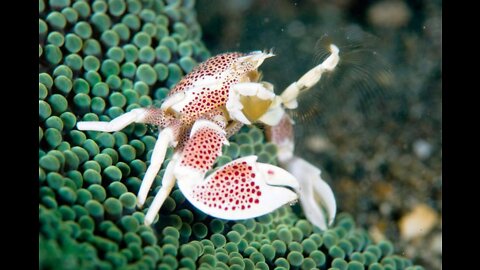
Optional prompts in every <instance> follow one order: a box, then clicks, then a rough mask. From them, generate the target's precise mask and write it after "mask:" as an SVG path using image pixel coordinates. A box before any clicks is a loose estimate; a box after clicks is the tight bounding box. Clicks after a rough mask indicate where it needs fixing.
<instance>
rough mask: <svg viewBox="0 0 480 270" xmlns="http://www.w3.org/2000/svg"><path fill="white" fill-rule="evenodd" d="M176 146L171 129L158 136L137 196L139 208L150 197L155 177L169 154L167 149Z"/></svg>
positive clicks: (164, 130)
mask: <svg viewBox="0 0 480 270" xmlns="http://www.w3.org/2000/svg"><path fill="white" fill-rule="evenodd" d="M173 144H175V135H174V132H173V130H172V129H171V128H165V129H163V130H162V131H161V132H160V134H159V135H158V139H157V142H156V143H155V147H154V148H153V153H152V157H151V159H150V166H148V168H147V172H146V173H145V176H144V177H143V180H142V184H141V186H140V190H139V191H138V196H137V198H138V199H137V206H138V207H142V206H143V204H144V203H145V199H146V198H147V195H148V190H149V189H150V187H151V186H152V184H153V180H155V176H156V175H157V173H158V171H159V170H160V168H161V167H162V163H163V160H164V159H165V154H166V152H167V148H168V147H169V146H172V145H173Z"/></svg>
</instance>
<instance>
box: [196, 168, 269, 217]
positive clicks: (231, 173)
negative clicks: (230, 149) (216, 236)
mask: <svg viewBox="0 0 480 270" xmlns="http://www.w3.org/2000/svg"><path fill="white" fill-rule="evenodd" d="M254 179H255V173H254V171H253V168H252V166H250V165H248V164H247V162H245V161H243V162H241V163H240V162H234V163H232V164H230V165H227V166H225V167H224V168H223V169H222V170H220V171H217V172H215V174H214V175H212V177H211V178H210V180H209V181H208V182H207V183H205V184H203V185H198V186H197V187H196V189H194V190H193V198H194V199H196V200H197V201H199V202H200V203H203V204H205V205H206V206H208V207H213V208H218V209H220V210H224V211H241V210H246V209H250V208H251V207H252V206H253V205H256V204H259V203H260V199H261V198H260V197H261V196H262V192H261V190H260V186H259V185H257V184H256V183H255V181H254Z"/></svg>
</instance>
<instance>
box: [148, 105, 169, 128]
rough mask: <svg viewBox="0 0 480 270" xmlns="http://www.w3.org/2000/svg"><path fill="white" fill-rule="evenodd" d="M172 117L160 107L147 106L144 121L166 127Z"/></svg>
mask: <svg viewBox="0 0 480 270" xmlns="http://www.w3.org/2000/svg"><path fill="white" fill-rule="evenodd" d="M173 119H174V116H172V115H169V114H166V113H165V111H163V110H162V109H160V108H153V107H152V108H148V109H147V117H146V118H145V123H148V124H152V125H156V126H159V127H166V126H167V125H169V124H171V121H172V120H173Z"/></svg>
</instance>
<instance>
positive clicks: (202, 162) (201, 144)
mask: <svg viewBox="0 0 480 270" xmlns="http://www.w3.org/2000/svg"><path fill="white" fill-rule="evenodd" d="M223 140H225V136H223V135H222V134H220V133H219V132H217V131H215V130H212V129H210V128H200V129H198V130H197V132H195V134H193V136H192V138H190V139H188V141H187V142H186V145H185V148H184V150H183V155H184V156H183V158H182V161H181V164H182V165H183V166H187V167H190V168H193V169H195V170H199V171H201V172H202V173H206V172H207V171H208V170H209V169H211V168H212V166H213V163H214V162H215V159H216V158H217V157H218V156H219V155H220V154H221V150H222V144H223Z"/></svg>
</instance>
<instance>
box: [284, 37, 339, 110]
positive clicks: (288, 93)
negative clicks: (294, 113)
mask: <svg viewBox="0 0 480 270" xmlns="http://www.w3.org/2000/svg"><path fill="white" fill-rule="evenodd" d="M330 52H331V54H330V56H329V57H328V58H327V59H325V61H323V62H322V63H321V64H320V65H318V66H316V67H314V68H312V69H311V70H309V71H308V72H307V73H305V74H304V75H303V76H302V77H301V78H300V79H298V81H296V82H293V83H292V84H290V85H289V86H288V87H287V88H286V89H285V90H284V91H283V93H282V94H281V95H280V96H281V97H282V100H283V104H284V106H285V107H286V108H288V109H295V108H297V106H298V103H297V96H298V95H299V94H300V92H302V91H305V90H308V89H310V88H311V87H312V86H314V85H315V84H316V83H317V82H318V81H319V80H320V78H321V77H322V74H323V73H324V72H327V71H332V70H333V69H335V67H336V66H337V64H338V62H339V60H340V57H339V56H338V52H339V49H338V47H337V46H335V45H334V44H331V45H330Z"/></svg>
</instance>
